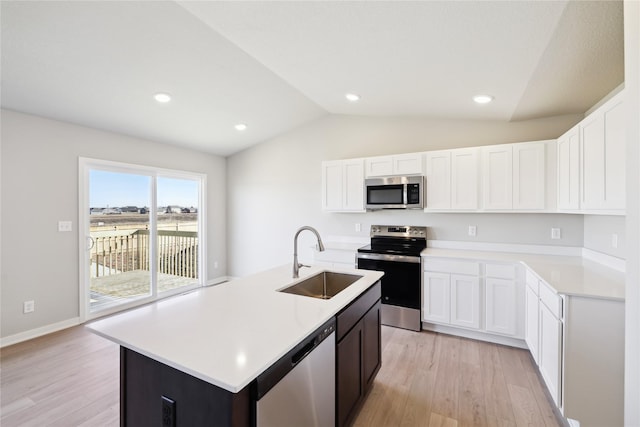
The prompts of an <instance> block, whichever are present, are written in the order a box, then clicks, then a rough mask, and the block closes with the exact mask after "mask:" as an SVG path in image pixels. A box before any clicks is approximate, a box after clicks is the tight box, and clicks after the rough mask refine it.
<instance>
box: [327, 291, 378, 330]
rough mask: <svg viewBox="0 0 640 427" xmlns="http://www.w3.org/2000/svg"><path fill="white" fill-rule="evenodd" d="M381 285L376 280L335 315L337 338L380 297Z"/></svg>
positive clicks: (351, 326)
mask: <svg viewBox="0 0 640 427" xmlns="http://www.w3.org/2000/svg"><path fill="white" fill-rule="evenodd" d="M381 290H382V285H381V284H380V281H377V282H376V283H375V284H374V285H373V286H371V287H370V288H369V290H368V291H366V292H365V293H363V294H362V295H360V296H359V297H358V299H356V300H355V301H354V302H352V303H351V304H350V305H349V306H348V307H347V308H345V309H344V310H342V311H341V312H340V313H338V315H337V316H336V323H337V326H336V330H337V337H336V338H337V340H338V341H340V340H341V339H342V337H343V336H345V334H346V333H347V332H349V331H350V330H351V328H353V326H354V325H355V324H356V323H358V321H359V320H360V319H361V318H362V316H364V315H365V313H366V312H367V311H369V309H370V308H371V307H372V306H373V305H374V304H375V303H376V302H377V301H378V300H379V299H380V298H381Z"/></svg>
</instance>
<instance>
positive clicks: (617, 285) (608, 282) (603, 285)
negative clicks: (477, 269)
mask: <svg viewBox="0 0 640 427" xmlns="http://www.w3.org/2000/svg"><path fill="white" fill-rule="evenodd" d="M421 255H422V256H429V257H438V258H457V259H472V260H477V261H485V262H491V261H494V262H513V263H522V264H524V265H525V266H526V267H528V268H529V269H530V270H531V271H533V272H534V273H535V274H536V275H537V276H538V277H539V278H540V279H542V280H544V281H545V282H546V283H547V284H548V285H550V286H551V287H553V288H554V289H555V290H556V292H557V293H559V294H564V295H573V296H581V297H593V298H606V299H616V300H624V298H625V274H624V273H622V272H620V271H618V270H614V269H612V268H608V267H606V266H604V265H602V264H599V263H597V262H594V261H590V260H588V259H584V258H582V257H579V256H563V255H535V254H526V253H506V252H491V251H469V250H458V249H437V248H427V249H425V250H424V251H422V254H421Z"/></svg>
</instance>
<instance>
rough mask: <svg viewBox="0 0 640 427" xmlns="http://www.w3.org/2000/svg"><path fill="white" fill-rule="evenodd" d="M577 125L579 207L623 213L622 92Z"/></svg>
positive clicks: (623, 145) (623, 121)
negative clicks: (579, 155)
mask: <svg viewBox="0 0 640 427" xmlns="http://www.w3.org/2000/svg"><path fill="white" fill-rule="evenodd" d="M579 127H580V142H581V160H582V170H581V178H582V198H581V209H582V210H583V211H586V212H592V213H624V209H625V188H626V187H625V162H626V160H625V144H626V142H625V141H626V139H625V111H624V103H623V93H620V94H618V95H616V96H614V97H613V98H611V99H610V100H609V101H607V102H606V103H605V104H603V105H602V106H601V107H600V108H598V109H597V110H596V111H594V112H593V113H592V114H590V115H589V116H588V117H587V118H585V119H584V120H583V121H582V122H580V126H579ZM599 211H600V212H599ZM612 211H618V212H612Z"/></svg>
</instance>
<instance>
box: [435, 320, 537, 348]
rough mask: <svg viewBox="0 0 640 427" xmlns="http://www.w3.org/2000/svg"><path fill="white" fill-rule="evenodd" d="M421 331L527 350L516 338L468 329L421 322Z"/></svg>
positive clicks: (525, 344) (523, 343)
mask: <svg viewBox="0 0 640 427" xmlns="http://www.w3.org/2000/svg"><path fill="white" fill-rule="evenodd" d="M422 329H423V330H425V331H432V332H439V333H442V334H447V335H454V336H457V337H462V338H470V339H474V340H478V341H485V342H491V343H494V344H502V345H507V346H509V347H516V348H524V349H528V347H527V343H525V342H524V340H521V339H518V338H511V337H505V336H502V335H494V334H491V333H488V332H483V331H472V330H469V329H463V328H456V327H453V326H446V325H437V324H435V323H427V322H422Z"/></svg>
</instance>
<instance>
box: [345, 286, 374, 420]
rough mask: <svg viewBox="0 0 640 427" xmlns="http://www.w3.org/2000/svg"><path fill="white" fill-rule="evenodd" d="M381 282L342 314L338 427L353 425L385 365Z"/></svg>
mask: <svg viewBox="0 0 640 427" xmlns="http://www.w3.org/2000/svg"><path fill="white" fill-rule="evenodd" d="M380 289H381V287H380V282H379V281H378V282H376V283H375V284H374V285H373V286H372V287H371V288H369V290H367V291H366V292H365V293H363V294H362V295H361V296H360V297H358V299H357V300H355V301H354V302H353V303H352V304H350V305H349V306H348V307H346V308H345V309H343V310H342V311H341V312H340V313H338V315H337V318H336V323H337V326H336V327H337V334H336V339H337V346H336V405H337V407H336V425H337V426H338V427H343V426H346V425H349V424H350V423H351V421H353V418H354V417H355V416H356V414H357V413H358V411H359V409H360V407H361V405H362V403H363V401H364V398H365V397H366V395H367V392H368V391H369V390H370V388H371V386H372V385H373V380H374V379H375V376H376V374H377V373H378V371H379V370H380V366H381V364H382V358H381V344H380V297H381V293H380Z"/></svg>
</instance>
